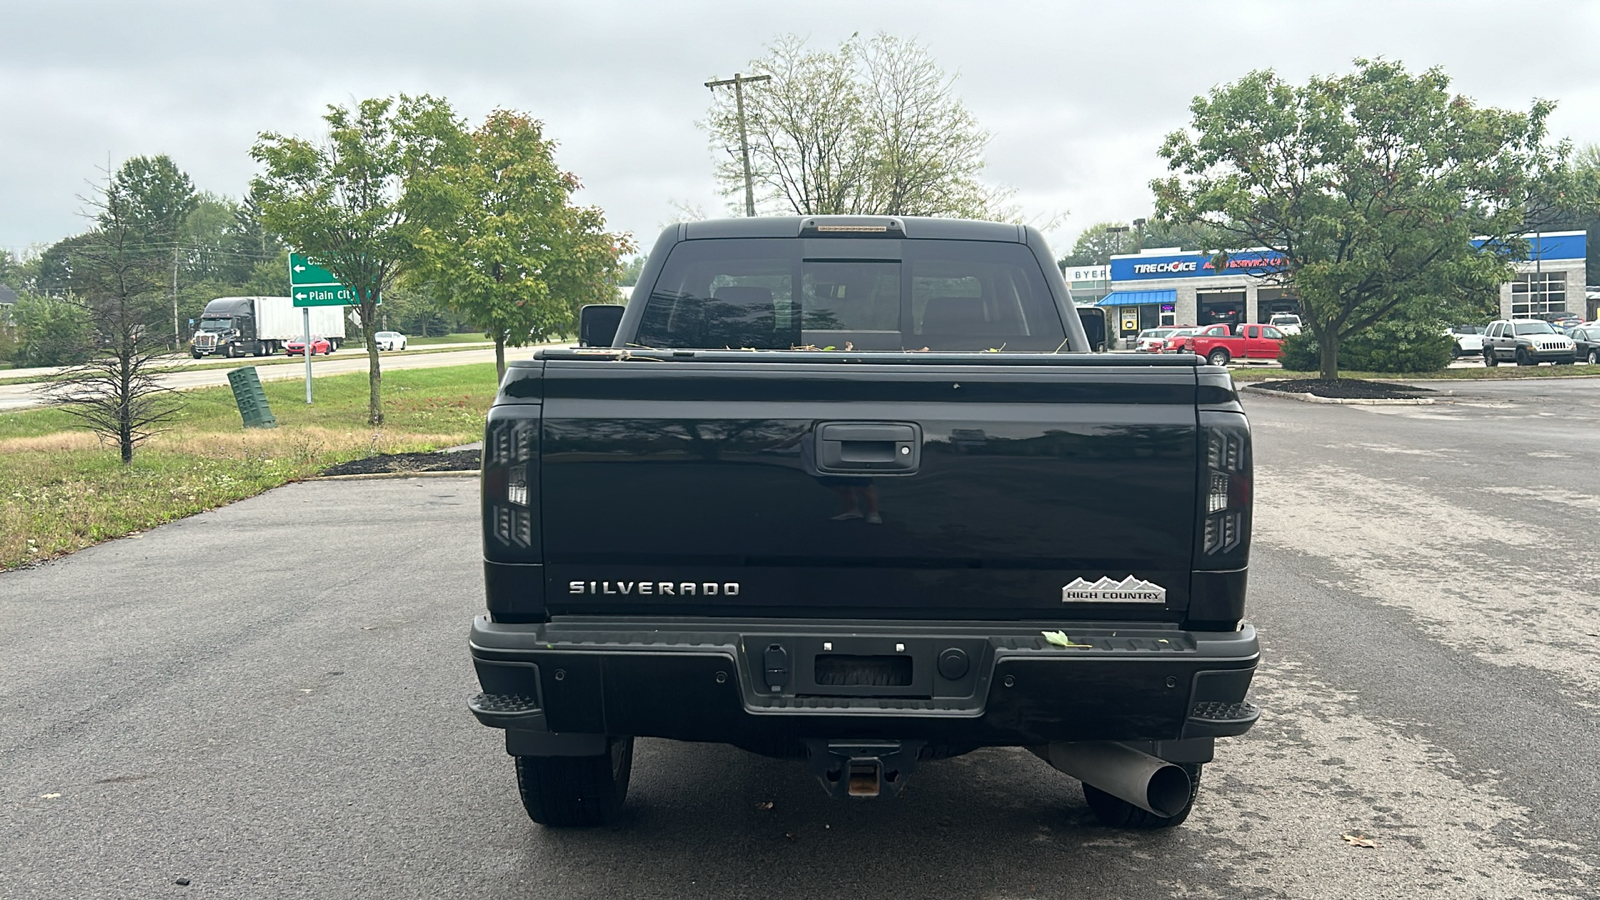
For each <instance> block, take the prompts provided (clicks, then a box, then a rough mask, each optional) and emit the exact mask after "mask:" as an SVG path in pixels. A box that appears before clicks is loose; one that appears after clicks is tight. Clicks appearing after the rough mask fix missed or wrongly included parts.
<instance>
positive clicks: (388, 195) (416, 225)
mask: <svg viewBox="0 0 1600 900" xmlns="http://www.w3.org/2000/svg"><path fill="white" fill-rule="evenodd" d="M323 120H324V121H325V122H327V123H328V137H327V139H326V140H323V141H320V142H312V141H307V140H305V139H303V138H298V137H291V136H287V135H280V134H275V133H272V132H266V133H263V134H262V135H261V137H260V139H259V140H258V141H257V142H256V144H255V146H254V147H252V148H251V151H250V155H251V156H252V157H254V158H255V160H256V161H257V162H259V163H261V165H262V166H263V167H264V168H265V172H264V173H263V174H262V175H260V176H258V177H257V178H255V179H254V180H253V181H252V182H251V194H252V196H254V197H255V198H256V200H257V202H258V203H260V205H261V221H262V222H263V224H265V226H266V228H267V229H268V230H269V231H271V232H273V233H275V234H278V235H280V236H281V237H283V238H284V240H285V241H287V242H288V243H289V244H290V245H291V246H292V247H294V248H296V249H297V250H300V251H301V252H303V253H305V254H306V255H307V256H309V257H310V258H311V259H312V260H313V261H315V262H316V263H317V264H318V265H321V266H322V267H324V268H326V269H327V270H328V271H329V272H331V273H333V275H334V277H335V278H338V279H339V281H340V282H341V283H342V284H344V285H345V286H346V287H347V288H349V289H350V290H351V291H353V292H354V294H355V299H356V304H355V305H356V308H357V310H358V312H359V315H360V318H361V333H362V337H363V338H364V340H365V341H366V345H367V382H368V401H367V422H368V424H370V425H382V424H383V375H382V370H381V368H380V365H379V362H378V344H377V341H375V340H374V339H373V334H374V333H375V332H376V331H377V330H378V302H379V300H380V298H381V296H382V294H383V292H384V290H386V289H387V288H388V287H389V286H390V285H392V284H393V283H394V282H395V279H396V278H397V277H398V276H399V275H400V274H401V272H402V271H403V270H404V269H405V266H406V265H407V264H408V263H409V262H410V261H411V260H412V259H413V257H414V245H415V240H416V236H417V233H418V231H419V229H420V228H422V227H423V226H424V225H425V224H426V220H427V216H428V215H429V212H430V210H431V209H432V208H433V207H432V206H431V205H430V204H428V203H425V202H421V200H420V198H419V197H418V195H417V193H416V192H415V191H414V190H413V187H414V186H415V185H416V184H417V183H418V182H419V180H420V179H421V177H422V176H424V175H426V174H427V173H429V172H432V171H434V170H435V169H437V168H438V167H439V166H441V165H444V164H445V163H447V162H451V161H454V160H455V159H456V158H458V157H459V156H460V154H461V153H463V152H464V150H465V144H466V141H465V132H464V129H463V127H462V124H461V123H460V122H459V121H458V120H457V118H456V115H455V113H454V112H452V111H451V109H450V105H449V104H448V103H447V102H445V101H444V100H443V99H439V98H435V97H430V96H428V95H426V94H424V95H421V96H417V97H408V96H406V95H404V94H401V95H400V97H399V99H398V100H395V99H394V98H383V99H373V100H363V101H361V102H360V103H359V104H357V105H356V107H355V108H354V109H350V108H347V107H343V106H329V107H328V111H327V113H326V114H325V115H324V116H323Z"/></svg>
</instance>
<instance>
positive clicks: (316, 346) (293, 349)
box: [283, 335, 333, 356]
mask: <svg viewBox="0 0 1600 900" xmlns="http://www.w3.org/2000/svg"><path fill="white" fill-rule="evenodd" d="M283 352H284V353H285V354H286V355H288V356H300V355H302V354H304V353H305V352H306V339H305V338H295V339H293V340H289V341H284V342H283ZM332 352H333V344H332V343H330V342H329V341H328V339H327V338H325V337H317V336H316V335H312V336H311V355H312V356H316V355H317V354H318V353H321V354H322V355H323V356H327V355H328V354H329V353H332Z"/></svg>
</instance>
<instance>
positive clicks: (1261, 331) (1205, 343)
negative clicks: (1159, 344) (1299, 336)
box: [1183, 324, 1287, 366]
mask: <svg viewBox="0 0 1600 900" xmlns="http://www.w3.org/2000/svg"><path fill="white" fill-rule="evenodd" d="M1230 328H1231V330H1230ZM1285 337H1287V335H1285V334H1284V333H1283V332H1281V331H1279V330H1278V329H1276V328H1273V327H1272V326H1271V325H1249V324H1241V325H1233V326H1228V325H1209V326H1207V327H1205V328H1202V329H1201V330H1200V331H1198V332H1195V333H1194V334H1193V335H1191V336H1189V337H1187V338H1184V341H1183V349H1184V352H1186V353H1195V354H1198V355H1200V356H1204V357H1205V358H1206V362H1208V363H1210V364H1212V365H1213V366H1225V365H1227V364H1228V361H1229V360H1234V359H1277V358H1278V354H1279V353H1281V352H1282V351H1283V339H1284V338H1285Z"/></svg>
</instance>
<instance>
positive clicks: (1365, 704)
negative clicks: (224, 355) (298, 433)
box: [0, 381, 1600, 900]
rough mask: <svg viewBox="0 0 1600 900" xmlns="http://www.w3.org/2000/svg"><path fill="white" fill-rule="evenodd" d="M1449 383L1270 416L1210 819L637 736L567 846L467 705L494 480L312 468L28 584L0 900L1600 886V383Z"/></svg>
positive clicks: (1304, 894) (1517, 892)
mask: <svg viewBox="0 0 1600 900" xmlns="http://www.w3.org/2000/svg"><path fill="white" fill-rule="evenodd" d="M1457 390H1458V391H1460V393H1458V394H1455V395H1453V396H1451V397H1448V398H1446V399H1448V400H1450V401H1451V402H1448V403H1441V404H1438V405H1434V406H1410V407H1350V406H1346V407H1330V406H1323V405H1314V404H1305V403H1298V402H1294V401H1291V400H1285V399H1277V398H1266V397H1259V396H1255V395H1251V396H1249V397H1248V398H1247V400H1246V403H1247V405H1248V407H1249V409H1250V412H1251V415H1252V417H1253V420H1254V422H1255V428H1256V435H1257V492H1256V493H1257V502H1258V506H1257V510H1258V513H1257V522H1256V527H1257V542H1256V545H1255V553H1254V559H1253V561H1252V562H1253V565H1252V569H1253V571H1252V576H1251V594H1252V601H1251V602H1252V606H1251V617H1252V618H1253V619H1254V620H1255V622H1256V623H1257V625H1258V626H1259V627H1260V629H1261V632H1262V635H1263V642H1264V644H1265V646H1266V648H1267V649H1266V656H1265V660H1264V662H1263V668H1262V671H1261V674H1260V676H1259V678H1258V680H1257V687H1256V689H1255V692H1254V699H1255V700H1257V701H1258V702H1260V703H1262V704H1263V705H1264V706H1265V707H1266V714H1265V716H1264V717H1263V719H1262V722H1261V724H1260V725H1259V726H1258V727H1257V728H1256V729H1255V730H1254V731H1252V732H1251V733H1250V734H1249V735H1247V736H1245V737H1243V738H1240V739H1237V740H1234V741H1231V742H1225V743H1224V744H1223V745H1222V746H1220V747H1219V755H1218V760H1217V761H1216V762H1215V763H1213V764H1211V765H1210V766H1208V767H1207V771H1206V775H1205V783H1204V787H1203V788H1202V794H1201V800H1200V804H1199V805H1198V806H1197V808H1196V811H1195V814H1194V815H1193V816H1192V817H1191V819H1190V820H1189V822H1188V824H1187V825H1185V826H1183V827H1182V828H1179V829H1175V830H1173V831H1170V832H1165V833H1120V832H1114V831H1109V830H1106V829H1103V828H1099V827H1097V826H1096V825H1095V824H1094V822H1093V818H1092V816H1091V815H1090V814H1089V813H1088V811H1087V809H1086V808H1085V806H1084V804H1083V801H1082V798H1081V795H1080V794H1079V792H1078V789H1077V786H1076V784H1075V783H1074V782H1073V781H1072V780H1071V779H1069V778H1067V777H1065V776H1062V775H1059V774H1058V773H1055V772H1054V771H1053V770H1051V769H1049V768H1047V767H1046V766H1045V765H1044V764H1043V763H1041V762H1039V761H1038V760H1037V759H1035V758H1034V757H1032V756H1030V755H1028V754H1026V753H1023V752H1021V751H1015V750H987V751H981V752H978V753H974V754H971V755H969V756H966V757H962V758H960V759H955V760H948V761H942V762H936V763H929V764H926V765H925V766H923V767H922V768H920V769H919V770H918V772H917V773H916V775H915V776H914V779H913V781H912V782H911V783H910V784H909V785H908V786H907V788H906V790H905V792H904V794H903V795H902V796H901V798H900V799H898V800H896V801H893V802H881V803H859V804H849V803H838V802H835V801H831V800H829V799H827V798H826V797H825V796H824V795H823V793H822V790H821V789H820V788H819V787H818V786H817V785H816V784H815V783H814V781H813V780H812V778H811V776H810V775H808V774H806V772H805V771H804V770H803V769H802V768H801V767H800V766H798V765H794V764H789V763H783V762H776V761H770V760H766V759H762V758H759V757H754V756H750V755H748V754H745V753H743V752H741V751H737V750H732V749H728V748H722V747H714V746H713V747H701V746H689V745H678V744H673V743H669V742H663V741H641V742H640V744H639V749H638V756H637V761H636V765H635V770H634V779H633V788H632V792H631V794H630V799H629V805H628V814H627V816H626V821H625V822H624V823H623V824H622V825H620V826H619V827H616V828H611V829H605V830H598V831H588V832H565V833H558V832H547V831H542V830H540V829H539V828H537V827H536V826H533V825H531V824H530V823H529V822H528V821H527V819H526V818H525V817H524V815H523V813H522V811H521V809H520V808H519V807H518V804H517V802H516V799H515V794H514V790H513V783H512V772H511V766H510V763H509V760H508V759H507V758H506V757H505V756H504V754H503V751H502V750H501V748H500V745H499V742H498V741H497V739H496V737H497V736H496V734H495V733H493V732H490V731H488V730H487V729H484V728H481V727H480V726H478V725H477V724H476V723H475V722H473V721H472V719H471V717H470V716H469V715H468V714H467V712H466V710H465V707H464V701H465V698H466V697H467V696H468V695H469V694H470V693H472V692H473V691H474V690H475V688H476V685H475V681H474V679H473V676H472V672H471V669H470V665H469V663H468V659H467V654H466V650H465V646H464V639H465V629H466V623H467V621H468V619H469V618H470V617H471V616H472V615H473V613H474V612H475V611H476V610H477V609H478V607H479V606H480V604H481V574H480V573H481V569H480V567H479V563H478V559H479V551H478V536H477V508H476V483H475V481H474V480H473V479H471V478H432V479H421V478H417V479H400V480H384V481H343V482H312V483H303V484H296V485H291V486H288V487H285V488H282V489H279V490H276V491H273V492H270V493H268V494H266V495H263V496H261V497H258V498H255V499H253V500H249V501H245V502H242V503H237V504H234V505H232V506H229V507H226V508H223V509H220V510H217V511H214V512H211V513H206V514H203V515H199V516H195V517H192V518H190V519H186V520H184V521H182V522H178V523H175V524H172V525H169V526H165V527H162V528H157V529H154V530H152V531H149V532H147V533H145V534H143V535H141V536H138V537H134V538H129V539H124V540H120V541H114V542H110V543H107V544H103V545H101V546H98V547H95V548H91V549H89V550H86V551H83V552H81V553H79V554H77V555H75V556H73V557H69V558H66V559H63V560H60V561H57V562H54V563H50V564H47V565H43V566H40V567H37V568H34V569H30V570H25V571H19V572H13V573H9V574H5V575H0V675H3V677H0V802H3V803H4V804H5V808H6V813H5V815H4V816H0V896H4V897H7V898H33V897H91V896H92V897H124V896H126V897H151V896H174V895H180V894H181V895H183V896H196V897H198V896H217V897H230V898H233V897H242V898H251V897H273V898H277V897H318V898H329V897H332V898H345V897H385V898H390V897H439V896H462V895H467V896H472V897H474V898H512V897H517V898H552V900H557V898H559V900H567V898H588V897H594V898H602V897H604V898H615V897H630V898H647V897H684V896H712V897H761V898H768V897H771V898H783V897H797V898H798V897H805V898H828V897H841V898H843V897H849V898H861V897H888V896H895V897H932V896H940V897H969V896H970V897H987V898H1024V897H1051V898H1056V897H1068V896H1071V897H1128V898H1139V900H1155V898H1169V897H1179V896H1181V897H1206V898H1238V897H1291V898H1340V900H1342V898H1358V897H1371V898H1389V897H1397V896H1407V897H1424V898H1512V897H1520V898H1543V897H1592V896H1594V888H1593V884H1594V878H1595V874H1596V873H1595V872H1594V866H1595V857H1594V852H1593V848H1594V847H1595V846H1600V828H1597V816H1596V813H1595V800H1596V798H1597V797H1600V740H1597V736H1600V727H1597V726H1600V700H1597V698H1600V693H1597V691H1596V688H1597V687H1600V654H1597V653H1596V652H1595V649H1594V648H1595V646H1596V638H1597V637H1600V599H1597V598H1600V581H1597V570H1596V569H1595V567H1594V565H1593V560H1594V552H1593V543H1594V539H1593V537H1592V535H1593V534H1595V533H1596V526H1597V525H1600V495H1597V493H1596V491H1595V490H1594V488H1593V487H1592V485H1593V483H1594V482H1593V478H1592V473H1594V472H1596V471H1600V458H1597V457H1600V449H1597V447H1596V443H1595V441H1594V438H1593V436H1594V434H1595V433H1596V429H1597V427H1600V392H1596V391H1594V390H1593V388H1592V386H1590V385H1589V384H1587V383H1584V382H1573V381H1541V382H1518V383H1498V384H1483V385H1479V384H1471V385H1463V386H1460V387H1458V388H1457ZM891 526H892V523H891ZM891 526H886V527H891ZM768 801H770V802H771V803H772V804H773V806H772V808H771V809H770V810H768V809H761V808H758V804H764V803H766V802H768ZM1345 834H1352V835H1354V834H1362V835H1365V836H1367V837H1369V838H1371V839H1372V840H1374V841H1375V842H1376V843H1377V847H1376V848H1375V849H1365V848H1361V847H1357V846H1354V845H1352V844H1350V843H1347V842H1346V841H1345V840H1343V838H1342V836H1343V835H1345ZM179 878H184V879H188V880H190V881H191V884H190V885H189V886H188V887H186V888H180V887H177V886H176V885H175V881H176V880H177V879H179Z"/></svg>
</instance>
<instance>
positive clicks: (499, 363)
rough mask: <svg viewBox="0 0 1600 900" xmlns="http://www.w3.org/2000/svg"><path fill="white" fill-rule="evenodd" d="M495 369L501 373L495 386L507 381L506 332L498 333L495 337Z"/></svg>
mask: <svg viewBox="0 0 1600 900" xmlns="http://www.w3.org/2000/svg"><path fill="white" fill-rule="evenodd" d="M494 368H495V371H496V372H498V373H499V378H498V380H496V381H495V384H499V383H500V382H501V381H505V380H506V336H505V333H504V332H497V333H496V334H495V336H494Z"/></svg>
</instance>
